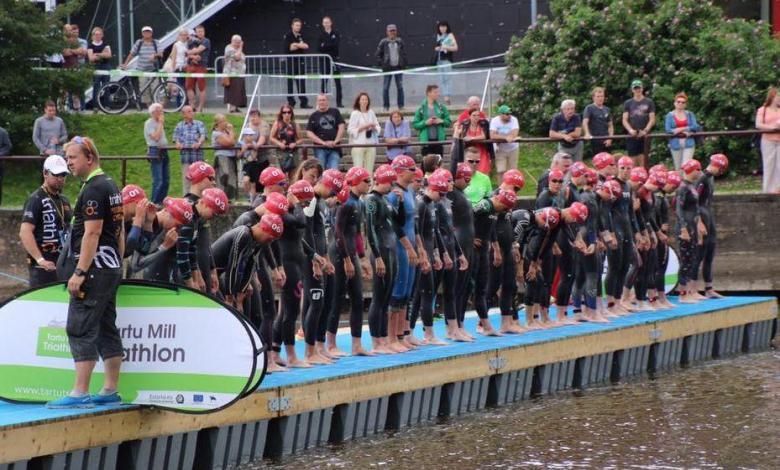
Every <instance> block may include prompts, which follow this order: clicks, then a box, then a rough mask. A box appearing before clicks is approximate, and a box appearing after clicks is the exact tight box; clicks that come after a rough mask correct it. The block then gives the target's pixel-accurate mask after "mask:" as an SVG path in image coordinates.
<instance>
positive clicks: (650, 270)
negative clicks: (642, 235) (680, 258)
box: [635, 187, 659, 301]
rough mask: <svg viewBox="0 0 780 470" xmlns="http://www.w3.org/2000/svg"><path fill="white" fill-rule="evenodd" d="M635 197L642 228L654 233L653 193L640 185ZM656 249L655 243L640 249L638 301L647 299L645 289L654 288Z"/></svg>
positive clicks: (636, 288)
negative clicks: (645, 248)
mask: <svg viewBox="0 0 780 470" xmlns="http://www.w3.org/2000/svg"><path fill="white" fill-rule="evenodd" d="M637 198H639V212H640V215H641V221H642V222H643V223H644V227H643V229H644V230H646V231H647V233H648V234H650V233H653V234H655V233H656V232H658V230H659V227H658V223H657V220H656V217H655V195H654V194H653V193H652V192H650V191H648V190H647V189H645V188H644V187H641V188H639V189H638V190H637ZM651 238H652V237H651ZM657 249H658V245H656V247H655V248H654V247H653V246H652V245H651V246H650V247H649V248H648V249H647V250H645V251H640V256H641V257H642V265H641V267H640V269H639V275H638V276H637V282H636V286H635V291H636V298H637V300H639V301H646V300H648V298H647V291H648V290H650V289H654V288H655V272H656V264H657V263H658V254H657V252H656V250H657ZM652 300H655V299H652Z"/></svg>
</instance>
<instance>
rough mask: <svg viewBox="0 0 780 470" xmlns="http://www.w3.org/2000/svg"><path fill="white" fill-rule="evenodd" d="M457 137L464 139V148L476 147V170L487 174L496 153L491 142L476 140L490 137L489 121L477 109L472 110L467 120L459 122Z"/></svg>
mask: <svg viewBox="0 0 780 470" xmlns="http://www.w3.org/2000/svg"><path fill="white" fill-rule="evenodd" d="M457 137H458V138H460V139H462V140H463V141H464V143H465V145H466V146H467V149H466V150H468V148H476V149H477V150H478V151H479V164H478V165H477V170H479V172H480V173H483V174H485V175H489V174H490V170H491V168H492V166H493V165H492V161H493V160H495V158H496V154H495V152H494V151H493V145H492V144H486V143H482V142H476V141H480V140H487V139H490V123H489V122H488V121H487V119H483V118H482V113H481V112H480V111H479V110H478V109H474V110H472V111H471V114H470V115H469V118H468V120H466V121H463V122H461V123H460V135H459V136H457ZM464 157H465V152H464Z"/></svg>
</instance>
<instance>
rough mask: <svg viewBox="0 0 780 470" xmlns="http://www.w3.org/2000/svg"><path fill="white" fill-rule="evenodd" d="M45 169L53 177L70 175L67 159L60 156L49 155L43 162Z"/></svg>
mask: <svg viewBox="0 0 780 470" xmlns="http://www.w3.org/2000/svg"><path fill="white" fill-rule="evenodd" d="M43 169H44V170H45V171H48V172H49V173H51V174H52V175H61V174H63V173H67V174H70V171H69V170H68V164H67V163H66V162H65V159H64V158H62V157H61V156H59V155H49V156H48V157H47V158H46V160H45V161H44V162H43Z"/></svg>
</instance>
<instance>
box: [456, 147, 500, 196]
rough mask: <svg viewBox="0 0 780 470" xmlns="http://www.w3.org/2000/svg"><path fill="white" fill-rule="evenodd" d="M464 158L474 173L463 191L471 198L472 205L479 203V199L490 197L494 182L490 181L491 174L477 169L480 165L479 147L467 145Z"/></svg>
mask: <svg viewBox="0 0 780 470" xmlns="http://www.w3.org/2000/svg"><path fill="white" fill-rule="evenodd" d="M463 159H464V160H465V161H466V163H467V164H468V165H469V166H470V167H471V170H472V171H473V173H474V174H473V176H472V177H471V181H470V182H469V185H468V186H466V189H465V190H464V191H463V193H464V194H465V195H466V197H467V198H469V201H471V205H477V204H478V203H479V201H481V200H483V199H485V198H486V197H490V194H491V193H492V192H493V183H492V182H491V181H490V175H486V174H484V173H482V172H481V171H477V166H478V165H479V149H477V148H476V147H467V148H466V153H465V155H464V156H463Z"/></svg>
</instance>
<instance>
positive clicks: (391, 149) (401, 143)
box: [384, 109, 414, 162]
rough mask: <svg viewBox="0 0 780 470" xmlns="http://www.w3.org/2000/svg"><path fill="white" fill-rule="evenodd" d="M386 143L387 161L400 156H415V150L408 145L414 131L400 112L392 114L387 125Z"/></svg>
mask: <svg viewBox="0 0 780 470" xmlns="http://www.w3.org/2000/svg"><path fill="white" fill-rule="evenodd" d="M384 135H385V143H386V144H387V160H388V161H391V162H392V161H393V159H394V158H395V157H397V156H399V155H414V150H413V149H412V147H411V146H410V145H405V144H408V143H409V142H410V141H411V140H412V129H411V127H410V126H409V121H407V120H406V119H404V115H403V114H402V113H401V111H399V110H397V109H396V110H394V111H393V112H392V113H390V119H388V120H387V122H386V123H385V133H384Z"/></svg>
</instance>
